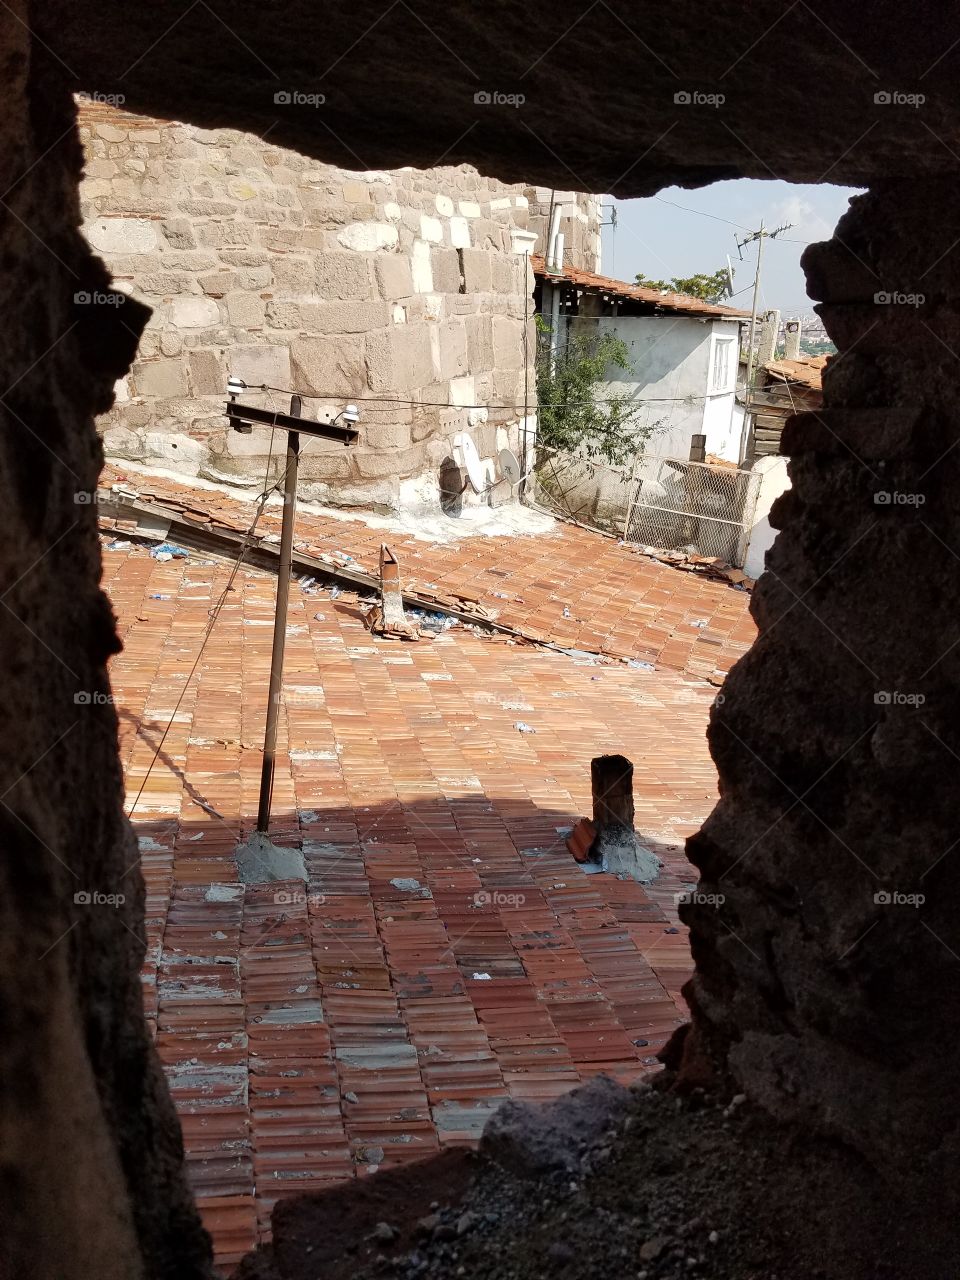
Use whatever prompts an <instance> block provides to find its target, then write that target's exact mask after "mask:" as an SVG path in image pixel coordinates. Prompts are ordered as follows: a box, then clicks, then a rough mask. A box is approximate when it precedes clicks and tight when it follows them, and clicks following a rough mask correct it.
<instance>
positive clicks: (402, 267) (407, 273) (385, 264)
mask: <svg viewBox="0 0 960 1280" xmlns="http://www.w3.org/2000/svg"><path fill="white" fill-rule="evenodd" d="M374 261H375V267H376V273H377V285H378V287H379V290H380V296H381V297H382V298H383V299H385V301H387V302H394V301H396V300H397V299H399V298H408V297H409V296H410V294H411V293H413V273H412V272H411V270H410V259H409V258H408V257H407V256H406V255H405V254H400V253H379V254H377V256H376V258H375V260H374Z"/></svg>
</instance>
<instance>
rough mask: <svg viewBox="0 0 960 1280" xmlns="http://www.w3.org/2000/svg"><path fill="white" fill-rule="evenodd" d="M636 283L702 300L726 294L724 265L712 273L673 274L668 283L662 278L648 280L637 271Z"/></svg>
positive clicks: (718, 297) (710, 299)
mask: <svg viewBox="0 0 960 1280" xmlns="http://www.w3.org/2000/svg"><path fill="white" fill-rule="evenodd" d="M637 284H642V285H643V287H644V288H645V289H657V290H658V291H660V292H662V291H663V290H665V289H666V290H669V291H670V292H672V293H685V294H688V295H689V296H690V297H691V298H700V299H701V300H702V301H703V302H719V301H720V300H721V299H722V298H723V297H725V296H726V292H727V271H726V268H725V267H721V268H720V270H719V271H714V272H713V274H712V275H707V274H706V273H705V272H702V271H701V272H700V273H699V274H698V275H695V276H674V277H673V279H672V280H671V281H670V282H669V283H667V282H666V281H664V280H648V279H647V278H646V276H645V275H644V274H643V272H642V271H639V272H638V273H637Z"/></svg>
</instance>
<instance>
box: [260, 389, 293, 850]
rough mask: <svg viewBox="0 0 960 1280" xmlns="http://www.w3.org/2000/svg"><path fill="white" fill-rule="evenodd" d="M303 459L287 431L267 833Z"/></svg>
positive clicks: (263, 828)
mask: <svg viewBox="0 0 960 1280" xmlns="http://www.w3.org/2000/svg"><path fill="white" fill-rule="evenodd" d="M300 413H301V401H300V397H299V396H293V397H292V398H291V400H290V416H291V417H293V418H299V417H300ZM299 461H300V433H299V432H298V431H288V432H287V467H286V472H285V473H284V479H283V524H282V526H281V529H280V563H279V565H278V567H277V610H276V616H275V618H274V622H273V653H272V655H271V658H270V693H269V700H268V702H267V727H266V730H265V732H264V735H263V768H262V771H261V774H260V805H259V808H258V810H257V830H258V831H259V832H260V833H261V835H267V834H268V831H269V827H270V801H271V799H272V797H273V775H274V770H275V768H276V757H277V722H278V720H279V718H280V696H281V692H282V688H283V650H284V645H285V643H286V639H287V604H288V602H289V599H290V569H291V565H292V563H293V524H294V518H295V516H296V509H297V471H298V467H299Z"/></svg>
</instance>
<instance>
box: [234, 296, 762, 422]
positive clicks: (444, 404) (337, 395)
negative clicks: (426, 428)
mask: <svg viewBox="0 0 960 1280" xmlns="http://www.w3.org/2000/svg"><path fill="white" fill-rule="evenodd" d="M747 287H748V288H749V287H750V286H749V285H748V286H747ZM738 292H740V293H743V292H744V290H743V289H740V290H739V291H738ZM713 318H714V319H722V318H723V317H722V316H716V317H713ZM247 390H248V391H278V392H280V393H281V394H282V395H288V396H290V395H293V396H301V397H302V398H303V399H304V400H343V399H345V398H346V397H347V396H348V395H349V396H350V398H351V400H353V401H357V402H358V403H359V404H382V405H397V406H398V407H402V408H415V409H510V410H512V411H514V412H516V410H517V409H519V408H520V405H517V404H492V403H490V402H489V401H488V402H487V403H486V404H453V403H451V402H450V401H449V400H403V399H400V398H399V397H394V396H357V395H353V393H352V392H346V391H321V392H316V393H311V392H308V391H290V390H288V389H287V388H286V387H271V386H267V384H266V383H261V384H259V385H255V384H253V383H248V384H247ZM706 399H709V397H708V396H692V395H691V396H648V397H646V398H645V399H643V400H634V401H632V403H633V404H668V403H671V402H673V401H683V400H687V401H689V400H706ZM621 401H622V397H620V396H596V397H594V398H593V399H591V400H582V401H571V402H570V407H571V408H573V407H575V406H580V407H584V408H585V407H587V406H588V405H591V404H619V403H621ZM532 407H535V408H540V402H539V401H538V402H537V404H536V405H535V406H532ZM548 407H550V406H548Z"/></svg>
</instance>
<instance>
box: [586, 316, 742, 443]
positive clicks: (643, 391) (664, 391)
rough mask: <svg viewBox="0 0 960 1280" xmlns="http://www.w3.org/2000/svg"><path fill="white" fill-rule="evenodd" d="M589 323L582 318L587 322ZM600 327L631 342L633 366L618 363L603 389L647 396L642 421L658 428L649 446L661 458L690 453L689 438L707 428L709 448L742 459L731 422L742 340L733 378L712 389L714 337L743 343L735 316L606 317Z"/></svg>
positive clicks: (732, 369)
mask: <svg viewBox="0 0 960 1280" xmlns="http://www.w3.org/2000/svg"><path fill="white" fill-rule="evenodd" d="M581 323H582V322H581ZM594 323H596V324H597V326H598V328H599V330H600V332H608V333H613V334H615V335H616V336H617V337H618V338H621V339H622V340H623V341H624V342H625V343H626V346H627V351H628V353H629V360H630V364H631V366H632V367H631V369H630V370H626V369H612V370H611V371H610V380H609V382H606V383H603V384H602V385H601V386H600V388H599V389H598V393H597V394H598V395H601V396H604V395H619V394H622V393H623V392H624V391H625V390H626V391H627V392H628V394H630V395H631V396H632V397H634V398H636V399H637V400H643V401H648V402H649V403H647V404H646V405H645V406H644V410H643V413H642V414H641V415H640V418H639V419H638V425H640V426H649V427H651V428H652V431H651V434H650V435H649V437H648V438H647V441H646V443H645V444H644V445H643V451H644V452H645V453H649V454H654V455H655V456H657V457H660V458H688V457H689V456H690V440H691V438H692V437H693V436H694V435H701V434H706V437H707V452H708V453H713V454H716V455H717V456H718V457H721V458H728V459H730V460H731V461H737V460H738V459H737V453H738V449H739V440H738V439H736V438H735V436H734V432H733V428H732V413H733V405H734V392H735V380H736V369H737V360H736V345H735V346H734V353H733V358H732V360H731V361H730V364H729V368H730V373H729V377H728V385H727V386H726V387H725V389H724V390H723V391H722V392H720V393H717V394H714V393H713V392H712V391H711V375H712V360H713V351H714V344H715V342H716V339H717V338H718V337H726V338H730V339H732V340H733V342H734V344H736V342H737V339H738V336H739V326H738V324H737V322H736V321H734V320H698V319H695V318H694V317H693V316H601V317H599V318H598V319H597V320H596V321H595V322H594Z"/></svg>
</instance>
